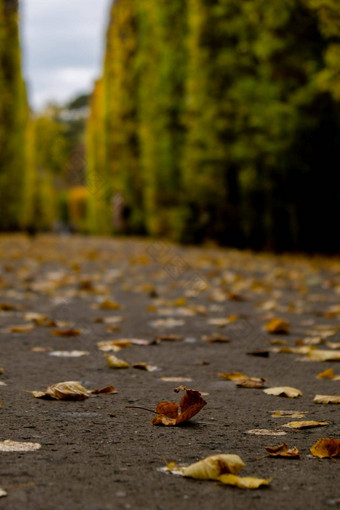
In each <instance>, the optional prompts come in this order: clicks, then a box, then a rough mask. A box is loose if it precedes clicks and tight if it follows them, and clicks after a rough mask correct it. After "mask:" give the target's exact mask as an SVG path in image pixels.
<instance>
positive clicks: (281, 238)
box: [0, 0, 340, 253]
mask: <svg viewBox="0 0 340 510" xmlns="http://www.w3.org/2000/svg"><path fill="white" fill-rule="evenodd" d="M339 168H340V4H339V0H272V1H271V2H268V1H265V0H242V2H240V1H237V0H171V1H169V0H115V1H114V2H112V1H110V0H96V2H93V0H72V2H70V1H66V0H49V1H48V2H46V0H21V1H19V2H18V1H17V0H0V231H7V232H8V231H26V232H29V233H30V234H32V235H33V234H35V233H38V232H46V231H54V232H57V233H63V232H68V233H70V232H78V233H84V234H95V235H98V234H115V235H149V236H152V237H165V238H168V239H171V240H175V241H179V242H182V243H195V244H196V243H204V242H216V243H218V244H221V245H227V246H233V247H238V248H251V249H255V250H273V251H303V252H320V253H321V252H324V253H332V252H333V253H334V252H339V251H340V246H339V225H338V223H339V217H340V215H339V212H340V188H339V185H338V184H336V183H337V182H338V178H337V175H338V174H339Z"/></svg>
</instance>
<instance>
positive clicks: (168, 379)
mask: <svg viewBox="0 0 340 510" xmlns="http://www.w3.org/2000/svg"><path fill="white" fill-rule="evenodd" d="M161 380H162V381H165V382H191V381H192V379H190V377H161Z"/></svg>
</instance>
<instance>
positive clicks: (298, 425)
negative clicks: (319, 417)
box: [281, 420, 329, 429]
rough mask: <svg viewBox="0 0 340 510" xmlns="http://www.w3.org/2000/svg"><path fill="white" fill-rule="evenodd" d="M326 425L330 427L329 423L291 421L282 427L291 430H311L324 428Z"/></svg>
mask: <svg viewBox="0 0 340 510" xmlns="http://www.w3.org/2000/svg"><path fill="white" fill-rule="evenodd" d="M325 425H329V423H328V422H327V421H315V420H309V421H290V422H289V423H285V424H284V425H281V427H288V428H290V429H311V428H313V427H322V426H325Z"/></svg>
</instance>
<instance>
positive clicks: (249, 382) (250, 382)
mask: <svg viewBox="0 0 340 510" xmlns="http://www.w3.org/2000/svg"><path fill="white" fill-rule="evenodd" d="M265 381H266V379H264V378H262V377H261V378H259V377H244V378H242V379H238V380H236V381H235V384H236V386H238V387H239V388H254V389H260V388H263V386H264V383H265Z"/></svg>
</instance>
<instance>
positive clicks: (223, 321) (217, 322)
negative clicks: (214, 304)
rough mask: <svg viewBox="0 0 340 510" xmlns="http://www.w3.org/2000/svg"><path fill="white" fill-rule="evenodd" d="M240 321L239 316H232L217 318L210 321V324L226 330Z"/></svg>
mask: <svg viewBox="0 0 340 510" xmlns="http://www.w3.org/2000/svg"><path fill="white" fill-rule="evenodd" d="M237 319H238V315H230V316H229V317H216V318H213V319H208V324H210V325H211V326H217V327H219V328H224V326H227V325H228V324H233V323H234V322H236V321H237Z"/></svg>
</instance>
